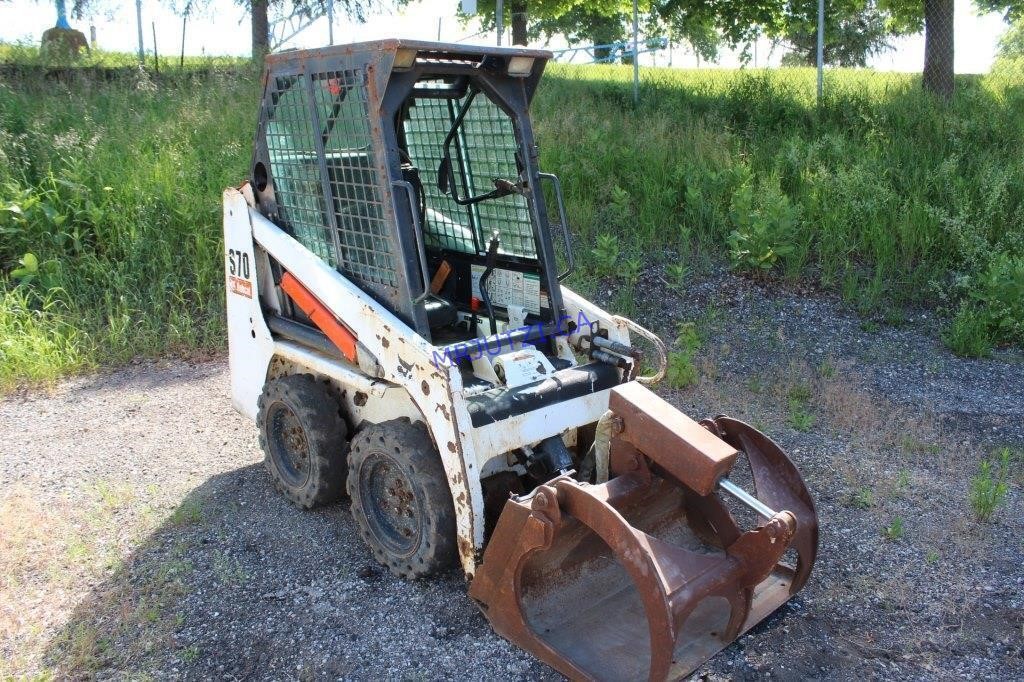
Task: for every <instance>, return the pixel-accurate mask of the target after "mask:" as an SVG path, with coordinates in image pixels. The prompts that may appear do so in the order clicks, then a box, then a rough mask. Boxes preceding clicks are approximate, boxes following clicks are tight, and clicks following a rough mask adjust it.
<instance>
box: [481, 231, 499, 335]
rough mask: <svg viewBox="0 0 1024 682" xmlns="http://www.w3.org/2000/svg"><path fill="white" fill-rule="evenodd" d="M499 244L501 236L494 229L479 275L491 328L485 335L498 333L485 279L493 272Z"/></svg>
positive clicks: (482, 296)
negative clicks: (482, 270) (482, 268)
mask: <svg viewBox="0 0 1024 682" xmlns="http://www.w3.org/2000/svg"><path fill="white" fill-rule="evenodd" d="M500 245H501V238H500V235H499V234H498V231H497V230H495V231H494V234H493V235H491V243H490V244H488V245H487V261H486V263H485V267H484V274H482V275H480V298H482V299H483V300H484V307H486V308H487V319H488V321H490V323H491V328H490V329H489V330H488V331H487V335H488V336H490V335H492V334H497V333H498V323H497V322H496V321H495V319H494V306H493V305H491V295H490V294H489V293H487V280H488V279H490V277H491V273H492V272H494V262H495V260H497V258H498V247H499V246H500Z"/></svg>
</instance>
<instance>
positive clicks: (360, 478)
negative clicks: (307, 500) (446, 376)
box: [347, 419, 455, 579]
mask: <svg viewBox="0 0 1024 682" xmlns="http://www.w3.org/2000/svg"><path fill="white" fill-rule="evenodd" d="M347 486H348V494H349V497H350V498H351V500H352V516H353V518H354V519H355V522H356V525H357V526H358V527H359V532H360V534H361V535H362V536H363V540H365V541H366V544H367V545H369V546H370V549H371V550H372V551H373V555H374V557H375V558H376V559H377V561H379V562H380V563H382V564H383V565H385V566H387V567H388V570H390V571H391V572H392V573H393V574H395V575H396V576H398V577H400V578H406V579H415V578H421V577H423V576H426V575H430V574H432V573H437V572H439V571H441V570H443V569H445V568H447V567H448V566H450V565H451V564H452V563H453V562H454V560H455V509H454V506H453V505H452V496H451V492H450V488H449V487H448V478H447V476H445V472H444V467H443V466H442V464H441V458H440V457H439V456H438V454H437V450H436V449H435V448H434V446H433V443H432V442H431V439H430V435H429V434H428V433H427V429H426V427H424V426H423V424H420V423H416V424H413V423H412V422H410V421H409V420H408V419H396V420H393V421H388V422H384V423H382V424H371V425H369V426H366V427H364V428H362V429H360V430H359V432H357V433H356V435H355V436H354V437H353V438H352V443H351V449H350V451H349V455H348V483H347Z"/></svg>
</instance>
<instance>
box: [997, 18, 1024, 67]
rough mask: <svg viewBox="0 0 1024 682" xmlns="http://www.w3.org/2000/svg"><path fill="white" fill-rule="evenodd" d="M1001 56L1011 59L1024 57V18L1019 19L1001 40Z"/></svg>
mask: <svg viewBox="0 0 1024 682" xmlns="http://www.w3.org/2000/svg"><path fill="white" fill-rule="evenodd" d="M999 56H1000V57H1007V58H1010V59H1013V58H1021V57H1024V18H1022V19H1017V20H1016V21H1014V22H1013V25H1012V26H1010V30H1008V31H1007V32H1006V34H1005V35H1003V37H1002V38H1000V40H999Z"/></svg>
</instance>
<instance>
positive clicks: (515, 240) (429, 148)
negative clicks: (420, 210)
mask: <svg viewBox="0 0 1024 682" xmlns="http://www.w3.org/2000/svg"><path fill="white" fill-rule="evenodd" d="M467 105H468V107H469V109H468V111H467V112H466V116H465V118H464V119H463V121H462V124H461V125H460V126H459V130H458V133H457V135H456V137H455V139H454V140H453V143H452V147H451V149H452V163H453V168H454V170H455V175H456V187H458V188H459V189H455V188H452V189H453V191H460V193H462V192H465V194H466V195H467V196H476V195H479V194H484V193H486V192H489V191H491V190H493V189H494V182H493V181H494V179H495V178H504V179H507V180H512V181H515V180H516V179H517V178H518V177H519V164H518V163H517V162H516V152H517V151H518V145H517V142H516V136H515V130H514V128H513V126H512V120H511V119H510V118H509V116H508V115H507V114H506V113H505V112H503V111H502V110H501V109H499V108H498V106H497V105H495V104H494V103H493V102H491V101H490V100H489V99H487V97H486V96H485V95H483V94H478V95H477V96H476V97H474V98H473V99H472V100H470V99H469V96H468V95H467V96H465V97H463V98H462V99H460V100H451V99H442V98H431V97H424V96H420V97H417V98H415V100H414V101H413V103H412V106H410V107H409V108H408V113H407V115H406V118H405V121H404V124H403V125H404V131H405V137H406V144H407V146H408V150H409V156H410V158H411V160H412V162H413V164H414V165H416V166H417V167H418V168H420V169H421V172H422V171H426V172H427V181H426V182H424V183H423V189H424V193H425V194H426V198H427V201H426V203H427V215H426V222H425V225H424V233H425V239H426V243H427V244H428V245H431V246H436V247H441V248H448V249H453V250H456V251H462V252H466V253H482V252H483V251H484V250H485V249H486V245H487V242H488V241H489V239H490V235H491V233H492V232H493V231H495V230H497V231H499V232H500V233H501V252H502V253H505V254H509V255H514V256H521V257H525V258H535V257H536V245H535V243H534V236H533V224H532V222H531V220H530V209H529V205H528V203H527V200H526V197H523V196H521V195H518V194H512V195H509V196H506V197H501V198H497V199H487V200H484V201H482V202H479V203H476V204H473V205H471V206H460V205H459V204H458V203H456V202H455V201H454V200H453V199H452V197H451V195H447V194H444V193H443V192H441V191H440V190H439V189H438V188H437V183H436V177H434V176H432V175H431V173H433V172H434V169H437V168H438V167H439V165H440V163H441V159H442V158H443V155H444V139H445V137H446V136H447V134H448V132H449V130H451V127H452V124H453V123H454V121H455V120H456V119H457V118H458V116H459V113H460V111H461V110H462V107H465V106H467Z"/></svg>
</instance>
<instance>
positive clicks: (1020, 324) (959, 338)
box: [943, 253, 1024, 357]
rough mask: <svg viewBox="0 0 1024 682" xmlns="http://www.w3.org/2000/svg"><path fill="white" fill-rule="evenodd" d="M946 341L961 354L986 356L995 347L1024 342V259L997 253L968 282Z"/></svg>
mask: <svg viewBox="0 0 1024 682" xmlns="http://www.w3.org/2000/svg"><path fill="white" fill-rule="evenodd" d="M943 340H944V341H945V342H946V345H948V346H949V347H950V349H951V350H952V351H953V352H954V353H957V354H958V355H964V356H968V357H985V356H987V355H988V354H989V352H990V350H991V347H992V345H993V344H997V343H1024V257H1016V258H1015V257H1012V256H1010V255H1008V254H1005V253H1000V254H996V255H995V256H994V257H993V258H992V259H991V261H990V262H989V264H988V267H987V268H986V269H985V270H984V271H983V272H982V273H981V274H980V275H979V276H977V277H975V278H973V279H971V280H968V283H967V292H966V294H965V296H964V300H963V302H962V303H961V304H960V307H959V308H958V309H957V313H956V315H955V316H954V317H953V320H952V322H951V323H950V325H949V327H948V328H947V329H946V332H945V334H944V335H943Z"/></svg>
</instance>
